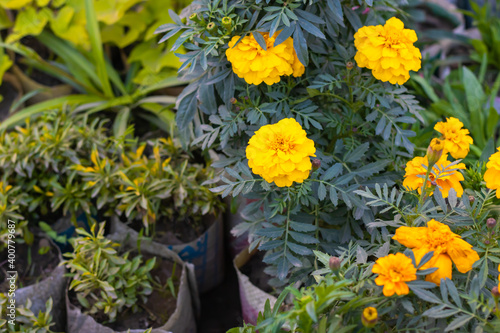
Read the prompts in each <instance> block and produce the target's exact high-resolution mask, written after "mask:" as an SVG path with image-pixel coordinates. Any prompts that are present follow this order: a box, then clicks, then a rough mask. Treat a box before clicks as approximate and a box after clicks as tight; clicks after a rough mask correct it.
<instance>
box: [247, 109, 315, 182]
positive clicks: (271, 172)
mask: <svg viewBox="0 0 500 333" xmlns="http://www.w3.org/2000/svg"><path fill="white" fill-rule="evenodd" d="M315 152H316V148H314V141H312V140H311V139H308V138H307V136H306V131H304V130H303V129H302V127H301V126H300V124H299V123H298V122H297V121H296V120H295V119H293V118H285V119H282V120H280V121H279V122H278V123H276V124H273V125H265V126H262V127H261V128H260V129H259V130H258V131H257V132H255V134H254V135H253V136H252V137H251V138H250V141H249V142H248V146H247V149H246V155H247V158H248V166H250V168H252V171H253V172H254V173H256V174H258V175H260V176H262V177H263V178H264V179H265V180H266V181H267V182H269V183H272V182H274V183H275V184H276V185H277V186H279V187H283V186H291V185H292V184H293V182H297V183H302V182H303V181H304V179H306V178H307V177H309V171H310V170H311V168H312V163H311V159H310V158H309V156H316V155H314V153H315Z"/></svg>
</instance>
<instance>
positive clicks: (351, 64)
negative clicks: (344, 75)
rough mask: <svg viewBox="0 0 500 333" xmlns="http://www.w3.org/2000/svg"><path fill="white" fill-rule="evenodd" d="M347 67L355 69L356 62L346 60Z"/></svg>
mask: <svg viewBox="0 0 500 333" xmlns="http://www.w3.org/2000/svg"><path fill="white" fill-rule="evenodd" d="M345 67H346V68H347V69H353V68H354V63H353V62H352V61H348V62H346V64H345Z"/></svg>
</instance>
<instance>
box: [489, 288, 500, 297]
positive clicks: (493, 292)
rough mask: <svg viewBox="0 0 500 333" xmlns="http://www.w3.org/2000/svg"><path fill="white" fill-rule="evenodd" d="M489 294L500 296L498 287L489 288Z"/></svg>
mask: <svg viewBox="0 0 500 333" xmlns="http://www.w3.org/2000/svg"><path fill="white" fill-rule="evenodd" d="M491 294H492V295H493V296H494V297H500V292H499V291H498V287H497V286H495V287H493V288H491Z"/></svg>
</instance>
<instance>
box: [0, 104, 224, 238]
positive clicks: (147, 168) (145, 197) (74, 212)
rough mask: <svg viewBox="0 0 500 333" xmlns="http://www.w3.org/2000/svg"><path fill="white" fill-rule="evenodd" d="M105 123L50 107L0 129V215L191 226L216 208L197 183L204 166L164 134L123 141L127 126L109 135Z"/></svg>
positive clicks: (206, 171) (205, 175)
mask: <svg viewBox="0 0 500 333" xmlns="http://www.w3.org/2000/svg"><path fill="white" fill-rule="evenodd" d="M105 124H106V121H104V120H103V121H99V120H98V119H94V120H92V121H90V120H88V119H87V118H86V117H80V116H78V115H76V114H75V113H73V112H69V111H65V110H55V111H52V112H46V113H44V114H43V115H42V116H41V117H40V118H38V119H36V120H33V121H28V122H27V124H26V126H24V127H21V126H19V127H17V128H16V130H14V131H10V132H5V131H4V132H3V135H2V138H1V140H2V141H1V144H0V164H1V166H2V172H1V178H2V181H3V183H2V184H3V185H2V186H3V191H2V193H0V197H1V199H2V200H3V201H4V202H5V203H6V204H5V205H4V206H2V207H3V208H2V207H0V208H2V209H1V210H0V216H1V217H2V221H4V220H5V221H6V219H8V218H11V219H16V220H17V219H19V220H22V219H26V220H28V221H31V220H40V219H47V218H48V216H50V214H53V215H52V216H61V215H70V216H71V218H72V221H73V222H76V218H77V216H78V215H79V214H80V213H81V212H84V213H85V214H86V215H87V218H88V219H89V220H93V219H94V217H95V216H98V215H101V216H113V215H116V214H118V215H122V216H124V217H126V218H129V219H130V220H133V219H136V218H137V219H141V220H142V221H143V222H144V225H145V226H146V227H148V226H149V225H151V224H153V223H155V222H156V221H159V220H160V219H161V222H167V223H168V222H171V221H173V220H179V221H184V222H186V223H193V225H196V224H197V223H198V222H199V219H201V216H202V215H206V214H217V213H218V212H220V211H221V209H222V204H221V202H220V201H219V200H218V199H217V196H216V195H215V194H213V193H212V192H210V190H209V188H207V187H204V186H201V185H200V184H201V183H202V182H204V181H207V180H209V179H211V178H212V177H213V173H214V170H213V169H212V168H210V167H205V166H204V165H203V164H199V163H190V162H189V161H188V160H189V159H190V157H189V155H187V154H186V153H183V152H181V151H180V149H179V148H180V147H179V145H178V144H176V143H175V142H174V141H173V140H171V139H168V140H167V139H151V140H149V141H141V142H139V140H138V139H131V138H132V137H133V129H132V128H129V129H128V130H127V131H126V133H125V134H124V136H122V137H119V138H116V137H114V136H111V135H109V130H108V129H107V128H106V127H105ZM89 152H90V154H89ZM89 155H90V156H89ZM9 184H13V185H14V184H15V186H13V185H9ZM195 216H197V217H195ZM23 226H24V225H23ZM3 230H7V229H6V228H4V229H3ZM2 234H3V233H2Z"/></svg>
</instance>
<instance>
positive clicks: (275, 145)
mask: <svg viewBox="0 0 500 333" xmlns="http://www.w3.org/2000/svg"><path fill="white" fill-rule="evenodd" d="M294 147H295V145H294V144H293V143H291V142H290V140H289V139H288V138H285V137H283V135H281V134H276V136H275V137H274V141H271V142H270V143H269V149H271V150H274V151H278V150H281V151H282V152H288V151H290V150H292V149H293V148H294Z"/></svg>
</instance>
